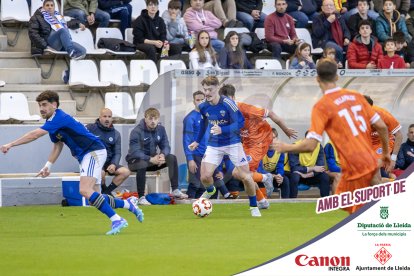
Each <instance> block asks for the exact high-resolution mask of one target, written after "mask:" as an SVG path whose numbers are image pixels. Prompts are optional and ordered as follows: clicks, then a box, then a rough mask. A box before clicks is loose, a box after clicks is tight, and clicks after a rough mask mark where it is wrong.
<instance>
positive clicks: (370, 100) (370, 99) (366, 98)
mask: <svg viewBox="0 0 414 276" xmlns="http://www.w3.org/2000/svg"><path fill="white" fill-rule="evenodd" d="M364 98H365V100H367V102H368V103H369V104H370V105H373V104H374V100H372V98H371V97H370V96H368V95H364Z"/></svg>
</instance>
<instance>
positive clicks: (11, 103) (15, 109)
mask: <svg viewBox="0 0 414 276" xmlns="http://www.w3.org/2000/svg"><path fill="white" fill-rule="evenodd" d="M0 105H1V106H0V110H1V113H2V114H3V115H5V116H9V117H10V118H12V119H16V120H20V121H39V120H40V116H39V115H30V113H29V103H28V102H27V99H26V96H25V95H24V94H23V93H1V97H0Z"/></svg>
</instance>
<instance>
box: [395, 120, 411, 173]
mask: <svg viewBox="0 0 414 276" xmlns="http://www.w3.org/2000/svg"><path fill="white" fill-rule="evenodd" d="M407 137H408V138H407V141H406V142H405V143H402V144H401V148H400V151H399V152H398V157H397V162H396V163H395V167H396V168H398V169H401V170H405V169H406V168H408V166H410V165H411V164H412V163H413V162H414V124H411V125H410V126H409V127H408V133H407Z"/></svg>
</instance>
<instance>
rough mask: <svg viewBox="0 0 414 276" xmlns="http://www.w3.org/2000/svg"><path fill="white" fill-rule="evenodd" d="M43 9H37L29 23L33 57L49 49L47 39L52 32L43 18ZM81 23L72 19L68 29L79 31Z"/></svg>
mask: <svg viewBox="0 0 414 276" xmlns="http://www.w3.org/2000/svg"><path fill="white" fill-rule="evenodd" d="M41 9H42V8H39V9H37V10H36V12H35V13H34V14H33V16H32V17H31V18H30V21H29V38H30V41H31V44H32V46H31V52H32V55H42V54H43V50H44V49H46V47H47V38H48V37H49V35H50V32H51V31H52V28H51V27H50V25H49V23H47V22H46V20H45V19H44V18H43V14H42V13H41V11H40V10H41ZM79 23H80V21H79V20H76V19H72V20H71V21H69V22H67V25H68V28H71V29H77V28H79ZM56 50H60V49H56Z"/></svg>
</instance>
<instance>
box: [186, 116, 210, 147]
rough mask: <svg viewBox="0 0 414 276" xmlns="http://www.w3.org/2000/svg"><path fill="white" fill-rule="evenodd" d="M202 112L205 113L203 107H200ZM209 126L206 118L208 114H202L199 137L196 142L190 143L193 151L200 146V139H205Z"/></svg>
mask: <svg viewBox="0 0 414 276" xmlns="http://www.w3.org/2000/svg"><path fill="white" fill-rule="evenodd" d="M200 113H201V114H203V113H202V109H201V108H200ZM207 127H208V119H207V118H206V116H204V115H201V120H200V131H199V132H198V136H197V139H196V140H195V141H194V142H192V143H191V144H190V145H188V148H189V149H190V150H192V151H193V150H195V149H196V148H197V147H198V145H199V144H200V141H201V140H202V139H203V137H204V134H205V133H206V130H207Z"/></svg>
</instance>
